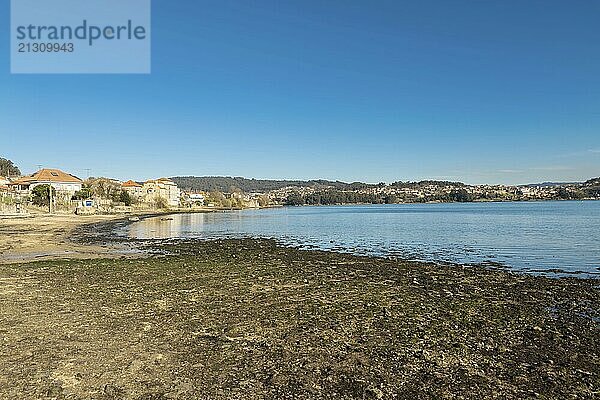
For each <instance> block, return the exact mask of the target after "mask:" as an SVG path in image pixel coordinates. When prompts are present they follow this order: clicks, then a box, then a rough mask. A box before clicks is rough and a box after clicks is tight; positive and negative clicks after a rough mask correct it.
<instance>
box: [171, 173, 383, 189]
mask: <svg viewBox="0 0 600 400" xmlns="http://www.w3.org/2000/svg"><path fill="white" fill-rule="evenodd" d="M171 179H172V180H173V181H174V182H175V183H176V184H177V186H179V187H180V188H182V189H184V190H202V191H207V192H210V191H214V190H216V191H219V192H233V191H234V190H235V189H239V190H241V191H243V192H246V193H251V192H268V191H270V190H277V189H282V188H284V187H288V186H297V187H334V188H336V189H339V190H357V189H363V188H367V187H374V186H377V185H370V184H366V183H361V182H355V183H345V182H340V181H327V180H322V179H319V180H309V181H293V180H271V179H248V178H241V177H228V176H176V177H173V178H171Z"/></svg>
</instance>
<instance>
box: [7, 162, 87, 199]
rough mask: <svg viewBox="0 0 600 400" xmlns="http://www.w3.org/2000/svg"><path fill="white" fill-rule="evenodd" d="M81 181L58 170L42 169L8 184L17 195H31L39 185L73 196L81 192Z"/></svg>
mask: <svg viewBox="0 0 600 400" xmlns="http://www.w3.org/2000/svg"><path fill="white" fill-rule="evenodd" d="M82 184H83V181H82V180H81V179H79V178H78V177H76V176H74V175H71V174H68V173H66V172H63V171H61V170H59V169H50V168H44V169H40V170H39V171H37V172H35V173H34V174H31V175H28V176H22V177H20V178H18V179H16V180H14V181H12V182H10V183H9V186H10V187H12V188H13V189H14V190H15V191H16V192H17V193H22V194H24V193H31V191H32V190H33V189H34V188H35V187H36V186H40V185H50V186H52V187H53V188H54V190H55V191H56V192H57V193H61V194H65V195H67V194H69V195H71V196H72V195H73V194H75V192H77V191H80V190H81V185H82Z"/></svg>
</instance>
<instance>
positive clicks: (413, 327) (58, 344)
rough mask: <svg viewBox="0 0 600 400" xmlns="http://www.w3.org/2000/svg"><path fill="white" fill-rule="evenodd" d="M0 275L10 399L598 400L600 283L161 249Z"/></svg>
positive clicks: (288, 255)
mask: <svg viewBox="0 0 600 400" xmlns="http://www.w3.org/2000/svg"><path fill="white" fill-rule="evenodd" d="M152 246H154V247H155V248H156V249H157V250H161V251H163V252H168V255H161V254H154V255H151V256H149V257H146V258H139V259H93V260H45V261H40V262H35V263H26V264H25V263H17V264H11V265H0V398H1V399H46V398H48V399H104V400H106V399H146V400H148V399H440V398H455V399H494V398H497V399H525V398H543V399H595V398H599V396H600V392H599V391H600V289H599V288H600V282H599V281H598V280H584V279H574V278H561V279H549V278H544V277H533V276H527V275H517V274H511V273H507V272H502V271H491V270H484V269H481V268H474V267H469V268H464V267H457V266H437V265H430V264H417V263H403V262H398V261H390V260H385V259H379V258H367V257H355V256H351V255H343V254H337V253H330V252H320V251H301V250H297V249H290V248H283V247H279V246H277V245H276V244H275V243H274V242H272V241H268V240H250V239H248V240H221V241H212V242H200V241H180V242H173V243H164V244H160V243H154V244H152Z"/></svg>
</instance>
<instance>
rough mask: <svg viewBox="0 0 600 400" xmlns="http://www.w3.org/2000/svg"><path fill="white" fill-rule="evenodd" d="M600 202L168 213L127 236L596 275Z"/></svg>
mask: <svg viewBox="0 0 600 400" xmlns="http://www.w3.org/2000/svg"><path fill="white" fill-rule="evenodd" d="M598 226H600V202H591V201H590V202H538V203H476V204H473V203H470V204H421V205H419V204H411V205H387V206H383V205H382V206H340V207H301V208H283V209H270V210H248V211H237V212H227V213H209V214H176V215H172V216H169V217H168V219H166V218H165V217H156V218H149V219H145V220H143V221H140V222H136V223H134V224H132V225H131V226H129V227H128V228H127V230H126V231H125V232H124V233H125V234H127V235H129V236H131V237H135V238H146V239H148V238H163V239H164V238H181V237H200V238H214V237H231V236H234V237H239V236H252V237H275V238H277V239H279V240H280V241H282V242H284V243H286V244H292V245H297V246H303V247H306V248H321V249H332V250H338V251H349V252H353V253H359V254H374V255H385V256H396V257H400V258H403V259H418V260H428V261H446V262H457V263H488V264H496V263H499V264H503V265H507V266H509V267H511V268H514V269H518V270H522V271H536V270H545V271H550V270H554V269H562V270H565V271H570V272H575V271H585V272H586V273H587V274H590V275H592V274H598V273H599V272H600V270H599V269H598V268H600V230H599V229H598Z"/></svg>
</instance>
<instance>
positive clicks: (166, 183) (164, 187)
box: [142, 178, 181, 207]
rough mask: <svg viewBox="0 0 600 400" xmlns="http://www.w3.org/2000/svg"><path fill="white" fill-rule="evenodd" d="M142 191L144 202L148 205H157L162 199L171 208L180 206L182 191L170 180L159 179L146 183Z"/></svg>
mask: <svg viewBox="0 0 600 400" xmlns="http://www.w3.org/2000/svg"><path fill="white" fill-rule="evenodd" d="M142 191H143V196H144V201H145V202H147V203H155V202H157V201H160V199H161V198H162V199H164V200H165V201H166V203H167V205H168V206H170V207H177V206H179V198H180V197H181V191H180V190H179V188H178V187H177V185H176V184H175V182H173V181H172V180H170V179H168V178H159V179H153V180H149V181H146V182H144V184H143V186H142Z"/></svg>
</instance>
